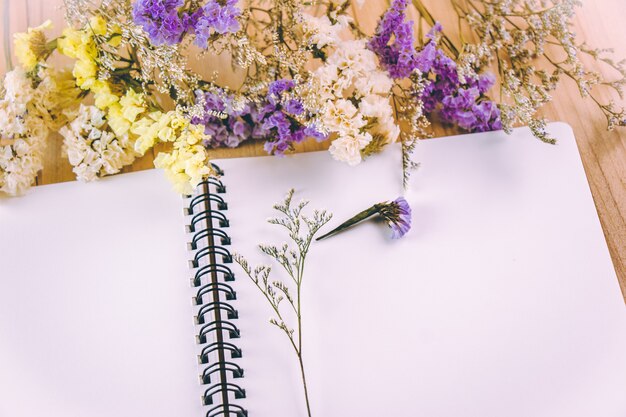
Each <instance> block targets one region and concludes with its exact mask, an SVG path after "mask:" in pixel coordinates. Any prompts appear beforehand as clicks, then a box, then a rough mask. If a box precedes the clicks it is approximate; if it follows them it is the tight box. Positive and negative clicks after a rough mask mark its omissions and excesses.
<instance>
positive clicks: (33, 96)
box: [0, 65, 78, 195]
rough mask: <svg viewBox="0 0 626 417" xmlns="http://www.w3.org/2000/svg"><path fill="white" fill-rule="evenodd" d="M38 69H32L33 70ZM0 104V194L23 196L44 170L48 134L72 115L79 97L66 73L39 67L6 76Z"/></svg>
mask: <svg viewBox="0 0 626 417" xmlns="http://www.w3.org/2000/svg"><path fill="white" fill-rule="evenodd" d="M36 66H37V65H35V66H33V68H32V69H33V70H34V69H35V67H36ZM3 89H4V96H3V97H2V99H1V100H0V191H3V192H5V193H7V194H10V195H16V194H22V193H23V192H24V191H25V190H26V189H27V188H28V187H30V185H31V184H32V183H33V182H34V181H35V177H36V176H37V172H38V171H39V170H40V169H41V168H42V166H43V154H44V151H45V146H46V138H47V137H48V133H49V132H50V131H52V130H55V129H57V128H58V127H59V126H61V125H62V124H63V123H66V122H67V120H68V117H71V114H73V112H74V111H75V107H76V106H77V103H78V100H77V99H78V93H77V89H76V87H75V85H74V83H73V81H71V82H69V81H68V73H67V72H57V71H54V70H51V69H48V68H44V67H41V68H40V69H39V70H38V71H37V73H36V74H35V73H33V72H29V73H27V72H26V71H25V70H24V68H20V67H18V68H16V69H14V70H13V71H11V72H9V73H7V74H6V75H5V78H4V83H3Z"/></svg>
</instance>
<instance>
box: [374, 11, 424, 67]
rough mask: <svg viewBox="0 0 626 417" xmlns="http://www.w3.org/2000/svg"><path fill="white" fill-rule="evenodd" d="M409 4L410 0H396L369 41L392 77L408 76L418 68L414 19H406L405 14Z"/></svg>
mask: <svg viewBox="0 0 626 417" xmlns="http://www.w3.org/2000/svg"><path fill="white" fill-rule="evenodd" d="M407 5H408V0H394V1H393V2H392V3H391V6H390V7H389V9H388V10H387V11H386V12H385V14H384V15H383V17H382V18H381V20H380V22H379V23H378V26H377V27H376V33H375V35H374V36H373V37H372V39H370V41H369V43H368V47H369V48H370V49H371V50H372V51H374V52H375V53H376V54H377V55H378V58H379V59H380V64H381V66H382V67H383V68H384V69H385V70H387V71H388V72H389V75H390V76H391V77H392V78H406V77H408V76H409V75H410V74H411V72H413V70H414V69H415V68H417V62H416V61H417V60H416V55H415V49H414V48H413V21H411V20H409V21H406V20H405V15H404V11H405V9H406V7H407ZM392 38H393V42H391V40H392ZM390 42H391V43H390Z"/></svg>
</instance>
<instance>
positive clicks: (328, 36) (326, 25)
mask: <svg viewBox="0 0 626 417" xmlns="http://www.w3.org/2000/svg"><path fill="white" fill-rule="evenodd" d="M303 19H304V26H305V31H306V33H305V36H307V37H308V38H309V41H310V42H311V43H312V44H314V45H316V46H317V48H318V49H322V48H323V47H325V46H326V45H331V46H333V45H336V44H337V43H338V42H340V41H341V38H340V37H339V33H340V32H341V31H342V30H343V29H345V28H346V27H347V26H348V25H347V23H348V21H347V20H346V19H341V20H340V21H338V22H337V23H335V24H333V23H332V22H331V21H330V19H329V18H328V16H326V15H323V16H320V17H315V16H312V15H310V14H307V13H304V14H303Z"/></svg>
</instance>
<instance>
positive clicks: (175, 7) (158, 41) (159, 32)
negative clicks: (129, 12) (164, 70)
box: [133, 0, 185, 45]
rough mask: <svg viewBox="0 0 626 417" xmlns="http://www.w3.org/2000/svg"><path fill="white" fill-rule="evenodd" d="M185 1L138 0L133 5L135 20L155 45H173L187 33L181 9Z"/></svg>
mask: <svg viewBox="0 0 626 417" xmlns="http://www.w3.org/2000/svg"><path fill="white" fill-rule="evenodd" d="M183 4H184V0H138V1H137V2H136V3H135V4H134V5H133V20H134V22H135V23H136V24H138V25H140V26H141V27H143V29H144V30H145V31H146V32H147V33H148V35H149V36H150V40H151V41H152V43H153V44H155V45H163V44H168V45H173V44H176V43H178V42H180V40H181V39H182V36H183V34H184V32H185V25H184V24H183V18H182V17H181V16H180V15H179V8H180V7H181V6H183Z"/></svg>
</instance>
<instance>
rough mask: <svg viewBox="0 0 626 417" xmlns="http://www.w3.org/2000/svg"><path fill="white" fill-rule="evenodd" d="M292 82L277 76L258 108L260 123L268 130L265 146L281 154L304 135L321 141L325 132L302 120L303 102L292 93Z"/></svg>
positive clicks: (304, 137) (324, 136) (276, 153)
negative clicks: (262, 103) (277, 78)
mask: <svg viewBox="0 0 626 417" xmlns="http://www.w3.org/2000/svg"><path fill="white" fill-rule="evenodd" d="M294 87H295V83H294V81H292V80H286V79H279V80H276V81H274V82H272V83H271V84H270V85H269V87H268V93H267V96H266V102H265V104H264V105H263V106H262V107H261V108H260V109H259V114H260V116H261V117H260V119H261V123H262V124H261V126H262V127H263V129H266V130H267V131H268V134H269V135H268V138H267V140H266V142H265V146H264V148H265V150H266V151H267V153H269V154H273V155H283V154H284V153H285V152H286V151H287V150H289V149H291V148H292V147H293V144H294V143H300V142H302V141H303V140H305V139H306V138H309V137H312V138H315V139H317V140H318V141H323V140H325V139H326V138H327V135H326V134H325V133H324V132H322V131H321V130H320V129H319V128H318V127H317V126H315V125H314V124H311V125H308V126H307V125H306V124H305V123H303V122H302V120H303V116H306V115H304V113H305V112H304V106H303V105H302V103H301V102H300V101H299V100H298V99H297V98H296V97H295V96H294V95H292V94H291V93H292V89H293V88H294Z"/></svg>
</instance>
